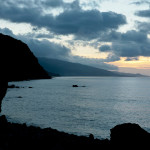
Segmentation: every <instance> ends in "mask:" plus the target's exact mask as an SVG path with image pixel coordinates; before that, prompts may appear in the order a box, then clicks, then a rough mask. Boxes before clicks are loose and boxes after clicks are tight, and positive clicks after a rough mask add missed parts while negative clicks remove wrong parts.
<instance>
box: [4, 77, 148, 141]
mask: <svg viewBox="0 0 150 150" xmlns="http://www.w3.org/2000/svg"><path fill="white" fill-rule="evenodd" d="M10 84H15V85H18V86H20V87H24V88H19V89H16V88H14V89H8V92H7V95H6V97H5V98H4V100H3V105H2V114H5V115H6V116H7V118H8V119H9V120H10V121H12V122H19V123H27V124H28V125H35V126H40V127H42V128H45V127H52V128H55V129H58V130H59V131H65V132H68V133H73V134H76V135H85V136H88V135H89V134H90V133H93V134H94V136H95V137H96V138H109V136H110V129H111V128H113V127H114V126H115V125H117V124H121V123H127V122H131V123H138V124H139V125H140V126H141V127H143V128H144V129H146V130H147V131H150V78H132V77H127V78H124V77H58V78H53V79H52V80H33V81H23V82H12V83H10ZM73 84H78V85H79V86H86V87H78V88H73V87H72V85H73ZM29 86H32V87H33V88H28V87H29ZM19 96H21V97H22V98H18V97H19Z"/></svg>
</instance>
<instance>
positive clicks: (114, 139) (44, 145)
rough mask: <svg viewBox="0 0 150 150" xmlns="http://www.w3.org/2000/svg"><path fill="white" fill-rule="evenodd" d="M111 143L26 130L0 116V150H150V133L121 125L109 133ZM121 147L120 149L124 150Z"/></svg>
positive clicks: (28, 128)
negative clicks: (138, 149)
mask: <svg viewBox="0 0 150 150" xmlns="http://www.w3.org/2000/svg"><path fill="white" fill-rule="evenodd" d="M110 131H111V134H110V137H111V138H110V140H108V139H101V140H100V139H95V138H94V136H93V135H92V134H90V135H89V137H85V136H77V135H73V134H68V133H65V132H60V131H58V130H56V129H52V128H44V129H41V128H40V127H35V126H27V125H26V124H25V123H24V124H18V123H11V122H8V121H7V118H6V117H5V116H4V115H2V116H0V150H10V149H16V150H20V149H22V150H30V149H32V150H33V149H36V150H38V149H50V150H63V149H64V150H80V149H81V150H83V149H85V150H97V149H112V148H115V149H119V148H120V146H123V147H126V148H131V147H134V148H136V147H137V148H139V147H142V148H143V147H146V148H147V146H148V147H150V146H149V143H150V133H148V132H147V131H145V130H144V129H142V128H141V127H140V126H139V125H137V124H131V123H126V124H121V125H117V126H115V127H114V128H112V129H110ZM123 147H122V148H123Z"/></svg>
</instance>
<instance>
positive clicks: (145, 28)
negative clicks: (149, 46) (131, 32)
mask: <svg viewBox="0 0 150 150" xmlns="http://www.w3.org/2000/svg"><path fill="white" fill-rule="evenodd" d="M137 28H138V29H139V30H140V31H141V32H143V33H146V34H148V33H150V22H137Z"/></svg>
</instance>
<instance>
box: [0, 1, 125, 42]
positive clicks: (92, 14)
mask: <svg viewBox="0 0 150 150" xmlns="http://www.w3.org/2000/svg"><path fill="white" fill-rule="evenodd" d="M47 2H48V1H47ZM49 5H50V3H49ZM69 6H70V9H65V10H64V12H62V13H60V14H59V15H58V16H55V17H54V16H53V15H52V14H44V13H43V10H42V7H38V5H36V6H35V5H33V4H31V5H30V6H29V7H27V6H26V5H23V7H21V6H20V5H19V4H18V5H16V3H15V4H14V3H10V4H9V3H7V4H6V3H5V2H3V1H2V2H1V5H0V18H2V19H6V20H10V21H12V22H17V23H22V22H24V23H30V24H31V25H34V26H37V27H45V28H47V29H48V30H50V31H51V32H54V33H55V34H62V35H69V34H73V35H75V36H77V37H83V38H87V37H88V38H89V39H92V38H96V37H97V36H98V34H99V33H100V32H105V31H108V30H112V29H118V27H119V26H120V25H123V24H126V18H125V16H124V15H121V14H117V13H114V12H100V11H98V10H82V9H81V7H80V6H79V2H78V1H74V2H73V3H71V4H70V5H69Z"/></svg>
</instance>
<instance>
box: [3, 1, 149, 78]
mask: <svg viewBox="0 0 150 150" xmlns="http://www.w3.org/2000/svg"><path fill="white" fill-rule="evenodd" d="M0 33H3V34H7V35H11V36H13V37H15V38H17V39H20V40H22V41H24V42H25V43H27V44H28V46H29V47H30V49H31V50H32V51H33V53H34V54H35V55H36V56H37V57H49V58H57V59H62V60H67V61H71V62H78V63H82V64H87V65H90V66H95V67H97V68H103V69H108V70H115V71H122V72H131V73H143V74H147V75H150V0H15V1H14V0H0Z"/></svg>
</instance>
